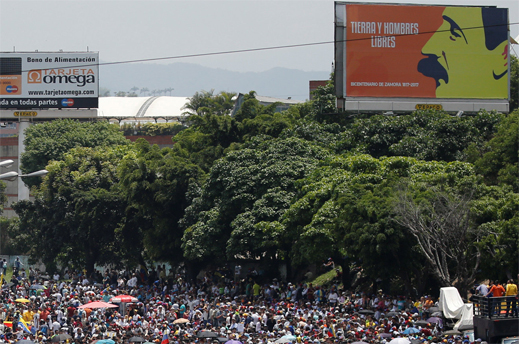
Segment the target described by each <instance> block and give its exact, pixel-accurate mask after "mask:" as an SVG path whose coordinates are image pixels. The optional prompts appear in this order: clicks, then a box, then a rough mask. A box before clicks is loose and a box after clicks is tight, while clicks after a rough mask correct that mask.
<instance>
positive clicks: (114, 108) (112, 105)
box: [98, 96, 189, 120]
mask: <svg viewBox="0 0 519 344" xmlns="http://www.w3.org/2000/svg"><path fill="white" fill-rule="evenodd" d="M188 101H189V98H187V97H168V96H164V97H100V98H99V111H98V118H106V119H108V120H110V119H117V120H123V119H149V120H156V119H165V120H168V119H179V118H180V117H181V115H182V112H184V110H182V107H183V106H184V105H185V104H186V103H187V102H188Z"/></svg>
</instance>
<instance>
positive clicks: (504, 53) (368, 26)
mask: <svg viewBox="0 0 519 344" xmlns="http://www.w3.org/2000/svg"><path fill="white" fill-rule="evenodd" d="M344 6H345V12H346V23H345V40H346V43H345V45H344V46H345V54H344V57H345V66H346V68H345V73H346V76H345V86H346V96H347V97H393V98H409V97H411V98H413V97H414V98H454V99H508V85H509V81H508V78H509V66H508V62H509V56H508V36H509V35H508V10H507V9H503V8H495V7H457V6H419V5H386V4H384V5H379V4H344Z"/></svg>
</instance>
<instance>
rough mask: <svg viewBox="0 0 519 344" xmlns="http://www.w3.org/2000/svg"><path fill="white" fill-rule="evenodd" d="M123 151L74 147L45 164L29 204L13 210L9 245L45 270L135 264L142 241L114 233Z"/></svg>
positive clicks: (118, 213) (119, 215)
mask: <svg viewBox="0 0 519 344" xmlns="http://www.w3.org/2000/svg"><path fill="white" fill-rule="evenodd" d="M129 149H130V146H117V147H113V148H109V149H107V148H106V147H102V148H96V149H95V148H87V147H79V148H75V149H72V150H71V151H70V152H69V153H66V154H65V155H64V156H63V160H60V161H53V162H51V163H50V164H49V165H48V171H49V173H48V175H47V176H46V177H45V178H44V180H43V182H42V184H41V186H40V187H39V188H38V189H35V190H34V191H35V200H34V202H31V201H20V202H17V203H15V204H14V205H13V208H14V209H15V211H16V213H17V214H18V216H19V218H20V226H19V232H18V235H16V236H15V237H14V238H13V240H14V241H16V242H17V243H18V244H20V243H22V242H24V243H25V244H26V251H28V252H29V253H30V254H31V256H32V257H41V259H42V261H43V262H44V263H45V264H46V265H47V266H48V267H49V269H50V270H52V269H53V268H52V267H53V266H55V265H56V264H58V263H61V264H63V265H69V266H70V265H72V266H75V267H86V269H87V271H88V272H89V273H90V272H92V271H93V269H94V264H115V265H121V264H122V263H124V262H125V260H123V258H128V257H129V255H133V259H134V260H138V255H140V254H141V252H142V240H140V238H139V237H135V236H130V235H128V233H129V232H126V233H124V235H121V234H122V233H121V232H120V231H119V227H120V224H121V221H122V219H123V216H124V210H125V208H126V202H125V201H124V199H123V198H122V197H121V195H120V193H119V191H118V190H117V183H118V176H117V166H118V163H119V161H120V160H121V159H122V157H123V156H124V155H125V154H127V153H128V150H129ZM126 241H129V242H131V247H132V250H131V251H130V252H128V251H127V250H124V249H123V248H126V247H129V245H128V243H127V242H126ZM125 242H126V243H125ZM136 257H137V258H136ZM126 262H127V261H126Z"/></svg>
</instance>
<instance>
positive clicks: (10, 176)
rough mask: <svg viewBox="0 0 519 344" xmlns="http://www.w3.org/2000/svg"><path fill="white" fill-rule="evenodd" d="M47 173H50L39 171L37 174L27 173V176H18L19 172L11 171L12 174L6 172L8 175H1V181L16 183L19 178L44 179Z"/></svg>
mask: <svg viewBox="0 0 519 344" xmlns="http://www.w3.org/2000/svg"><path fill="white" fill-rule="evenodd" d="M47 173H49V171H47V170H39V171H36V172H31V173H27V174H18V172H15V171H11V172H6V173H2V174H0V180H9V181H14V180H16V178H18V177H43V176H44V175H46V174H47Z"/></svg>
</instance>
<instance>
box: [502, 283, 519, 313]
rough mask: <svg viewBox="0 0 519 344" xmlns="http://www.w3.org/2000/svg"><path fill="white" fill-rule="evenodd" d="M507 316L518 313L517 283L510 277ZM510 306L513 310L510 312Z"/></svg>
mask: <svg viewBox="0 0 519 344" xmlns="http://www.w3.org/2000/svg"><path fill="white" fill-rule="evenodd" d="M505 296H506V317H508V316H509V315H511V316H512V317H513V316H514V315H515V316H516V317H517V316H518V315H517V284H515V283H514V280H513V279H509V280H508V282H506V292H505ZM510 306H511V307H512V310H511V312H510Z"/></svg>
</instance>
